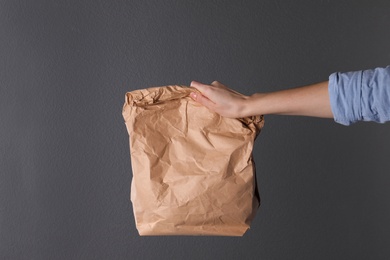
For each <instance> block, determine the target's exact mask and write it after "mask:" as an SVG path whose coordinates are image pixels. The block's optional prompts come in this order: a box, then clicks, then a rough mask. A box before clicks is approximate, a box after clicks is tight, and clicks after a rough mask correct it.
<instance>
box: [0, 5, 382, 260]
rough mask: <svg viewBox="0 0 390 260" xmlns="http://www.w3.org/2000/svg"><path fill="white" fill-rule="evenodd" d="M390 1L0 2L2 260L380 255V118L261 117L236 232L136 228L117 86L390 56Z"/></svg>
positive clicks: (260, 75) (240, 86)
mask: <svg viewBox="0 0 390 260" xmlns="http://www.w3.org/2000/svg"><path fill="white" fill-rule="evenodd" d="M389 28H390V1H388V0H383V1H339V0H337V1H336V0H333V1H325V0H324V1H312V0H306V1H275V0H272V1H271V0H269V1H210V0H208V1H157V0H154V1H124V0H122V1H80V0H78V1H52V0H47V1H43V0H39V1H38V0H36V1H28V0H22V1H15V0H2V1H0V258H1V259H389V258H390V247H389V244H390V223H389V219H390V189H389V185H390V174H389V173H390V172H389V171H390V158H389V154H390V145H389V144H390V131H389V130H390V125H389V124H384V125H380V124H374V123H358V124H355V125H353V126H350V127H345V126H341V125H338V124H336V123H334V122H333V120H331V119H315V118H304V117H286V116H267V117H266V125H265V128H264V130H263V132H262V133H261V134H260V136H259V138H258V139H257V141H256V147H255V151H254V158H255V161H256V164H257V171H258V183H259V188H260V195H261V198H262V206H261V208H260V210H259V212H258V214H257V216H256V218H255V220H254V221H253V224H252V228H251V229H250V230H249V231H248V232H247V234H245V236H244V237H242V238H234V237H189V236H185V237H139V236H138V234H137V231H136V228H135V224H134V218H133V214H132V206H131V203H130V200H129V193H130V180H131V176H132V173H131V164H130V158H129V157H130V156H129V145H128V135H127V132H126V128H125V125H124V122H123V118H122V115H121V113H122V105H123V102H124V94H125V92H127V91H131V90H134V89H139V88H146V87H151V86H162V85H167V84H183V85H188V84H189V83H190V82H191V80H198V81H200V82H205V83H210V82H212V81H214V80H218V81H220V82H222V83H224V84H226V85H227V86H230V87H232V88H234V89H236V90H238V91H240V92H242V93H245V94H252V93H255V92H267V91H274V90H280V89H286V88H290V87H295V86H301V85H305V84H310V83H315V82H318V81H323V80H327V78H328V76H329V74H331V73H332V72H335V71H351V70H359V69H367V68H373V67H379V66H380V67H383V66H386V65H388V64H390V62H389V60H390V49H389V46H390V33H389V32H390V31H389Z"/></svg>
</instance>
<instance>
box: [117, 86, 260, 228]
mask: <svg viewBox="0 0 390 260" xmlns="http://www.w3.org/2000/svg"><path fill="white" fill-rule="evenodd" d="M193 91H197V90H196V89H194V88H190V87H185V86H176V85H172V86H164V87H153V88H148V89H141V90H135V91H132V92H128V93H126V96H125V104H124V106H123V111H122V114H123V117H124V120H125V123H126V128H127V131H128V133H129V137H130V138H129V139H130V155H131V165H132V170H133V179H132V183H131V195H130V198H131V201H132V203H133V210H134V217H135V221H136V226H137V229H138V232H139V234H140V235H141V236H149V235H219V236H242V235H243V234H244V233H245V232H246V231H247V230H248V229H249V226H250V223H251V220H252V219H253V217H254V216H255V213H256V211H257V209H258V207H259V205H260V197H259V194H258V191H257V184H256V176H255V165H254V162H253V159H252V148H253V144H254V140H255V138H256V137H257V135H258V134H259V132H260V130H261V128H262V127H263V125H264V120H263V116H256V117H247V118H241V119H231V118H225V117H221V116H219V115H218V114H216V113H213V112H211V111H210V110H208V109H207V108H206V107H204V106H202V105H200V104H198V103H196V102H195V101H193V100H192V99H191V98H190V97H189V94H190V93H191V92H193Z"/></svg>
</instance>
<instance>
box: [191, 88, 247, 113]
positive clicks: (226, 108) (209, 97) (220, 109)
mask: <svg viewBox="0 0 390 260" xmlns="http://www.w3.org/2000/svg"><path fill="white" fill-rule="evenodd" d="M191 87H194V88H196V89H197V90H199V92H200V93H201V94H199V93H197V92H192V93H191V94H190V96H191V98H192V99H193V100H195V101H196V102H198V103H200V104H202V105H204V106H206V107H207V108H208V109H210V110H211V111H214V112H216V113H218V114H220V115H221V116H224V117H230V118H240V117H245V116H247V115H246V104H247V102H246V100H247V99H248V98H249V97H248V96H245V95H243V94H241V93H238V92H236V91H234V90H231V89H229V88H228V87H226V86H225V85H223V84H222V83H219V82H218V81H214V82H213V83H211V84H210V85H206V84H202V83H199V82H196V81H192V82H191Z"/></svg>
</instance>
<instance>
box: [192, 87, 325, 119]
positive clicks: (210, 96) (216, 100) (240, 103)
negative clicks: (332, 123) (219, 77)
mask: <svg viewBox="0 0 390 260" xmlns="http://www.w3.org/2000/svg"><path fill="white" fill-rule="evenodd" d="M191 86H192V87H194V88H196V89H198V90H199V91H200V93H202V94H199V93H195V92H194V93H192V94H191V97H192V98H193V99H194V100H195V101H197V102H199V103H201V104H203V105H205V106H206V107H208V108H209V109H210V110H212V111H215V112H217V113H219V114H220V115H222V116H226V117H232V118H238V117H245V116H253V115H266V114H279V115H301V116H314V117H323V118H333V114H332V111H331V107H330V101H329V94H328V82H327V81H326V82H321V83H317V84H313V85H308V86H305V87H300V88H293V89H288V90H282V91H276V92H270V93H258V94H254V95H251V96H245V95H242V94H240V93H238V92H235V91H233V90H231V89H229V88H227V87H226V86H224V85H222V84H221V83H219V82H217V81H214V82H213V83H211V85H205V84H201V83H198V82H196V81H192V82H191Z"/></svg>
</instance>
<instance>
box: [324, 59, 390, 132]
mask: <svg viewBox="0 0 390 260" xmlns="http://www.w3.org/2000/svg"><path fill="white" fill-rule="evenodd" d="M328 88H329V98H330V105H331V109H332V112H333V116H334V120H335V121H336V122H337V123H340V124H343V125H350V124H352V123H355V122H357V121H374V122H377V123H384V122H386V121H389V120H390V66H387V67H386V68H376V69H370V70H361V71H352V72H344V73H342V72H336V73H333V74H331V75H330V76H329V86H328Z"/></svg>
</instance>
